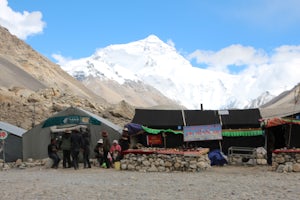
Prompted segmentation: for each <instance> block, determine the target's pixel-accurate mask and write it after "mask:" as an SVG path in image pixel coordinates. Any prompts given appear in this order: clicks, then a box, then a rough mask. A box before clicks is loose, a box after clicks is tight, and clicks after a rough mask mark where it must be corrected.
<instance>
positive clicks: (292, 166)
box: [272, 151, 300, 173]
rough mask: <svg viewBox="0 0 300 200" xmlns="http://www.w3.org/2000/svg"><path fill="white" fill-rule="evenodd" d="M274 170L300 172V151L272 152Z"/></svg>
mask: <svg viewBox="0 0 300 200" xmlns="http://www.w3.org/2000/svg"><path fill="white" fill-rule="evenodd" d="M272 170H273V171H276V172H280V173H282V172H300V152H292V151H291V152H288V151H283V152H279V151H278V152H277V153H273V154H272Z"/></svg>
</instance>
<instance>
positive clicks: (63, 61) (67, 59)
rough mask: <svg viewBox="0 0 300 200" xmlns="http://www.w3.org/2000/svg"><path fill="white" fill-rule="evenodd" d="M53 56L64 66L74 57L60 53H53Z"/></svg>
mask: <svg viewBox="0 0 300 200" xmlns="http://www.w3.org/2000/svg"><path fill="white" fill-rule="evenodd" d="M51 56H52V58H54V59H55V60H56V61H57V64H58V65H60V66H64V65H66V64H67V63H68V62H70V61H72V58H68V57H64V56H62V55H60V54H52V55H51Z"/></svg>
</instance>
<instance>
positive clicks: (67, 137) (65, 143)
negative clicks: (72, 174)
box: [59, 130, 72, 168]
mask: <svg viewBox="0 0 300 200" xmlns="http://www.w3.org/2000/svg"><path fill="white" fill-rule="evenodd" d="M59 148H60V149H61V150H62V151H63V168H71V167H72V163H71V131H70V130H66V131H65V133H64V134H63V136H62V139H61V142H60V144H59Z"/></svg>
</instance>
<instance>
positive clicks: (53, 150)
mask: <svg viewBox="0 0 300 200" xmlns="http://www.w3.org/2000/svg"><path fill="white" fill-rule="evenodd" d="M89 140H90V137H89V133H88V132H87V131H85V132H83V131H79V130H72V131H70V130H67V131H65V132H64V133H63V134H62V136H61V137H60V139H57V138H52V139H51V143H50V144H49V145H48V156H49V158H51V159H52V160H53V165H52V168H58V165H59V162H60V161H61V159H60V157H59V155H58V154H57V152H58V151H59V150H62V154H63V168H71V167H72V166H73V167H74V169H78V168H79V164H78V163H79V154H80V151H82V155H83V164H84V168H91V163H90V141H89ZM71 158H72V159H71Z"/></svg>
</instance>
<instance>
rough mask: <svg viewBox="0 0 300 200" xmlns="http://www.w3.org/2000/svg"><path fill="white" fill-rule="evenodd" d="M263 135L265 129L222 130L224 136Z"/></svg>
mask: <svg viewBox="0 0 300 200" xmlns="http://www.w3.org/2000/svg"><path fill="white" fill-rule="evenodd" d="M260 135H263V130H261V129H256V130H253V129H252V130H240V129H238V130H222V136H223V137H245V136H246V137H250V136H260Z"/></svg>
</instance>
